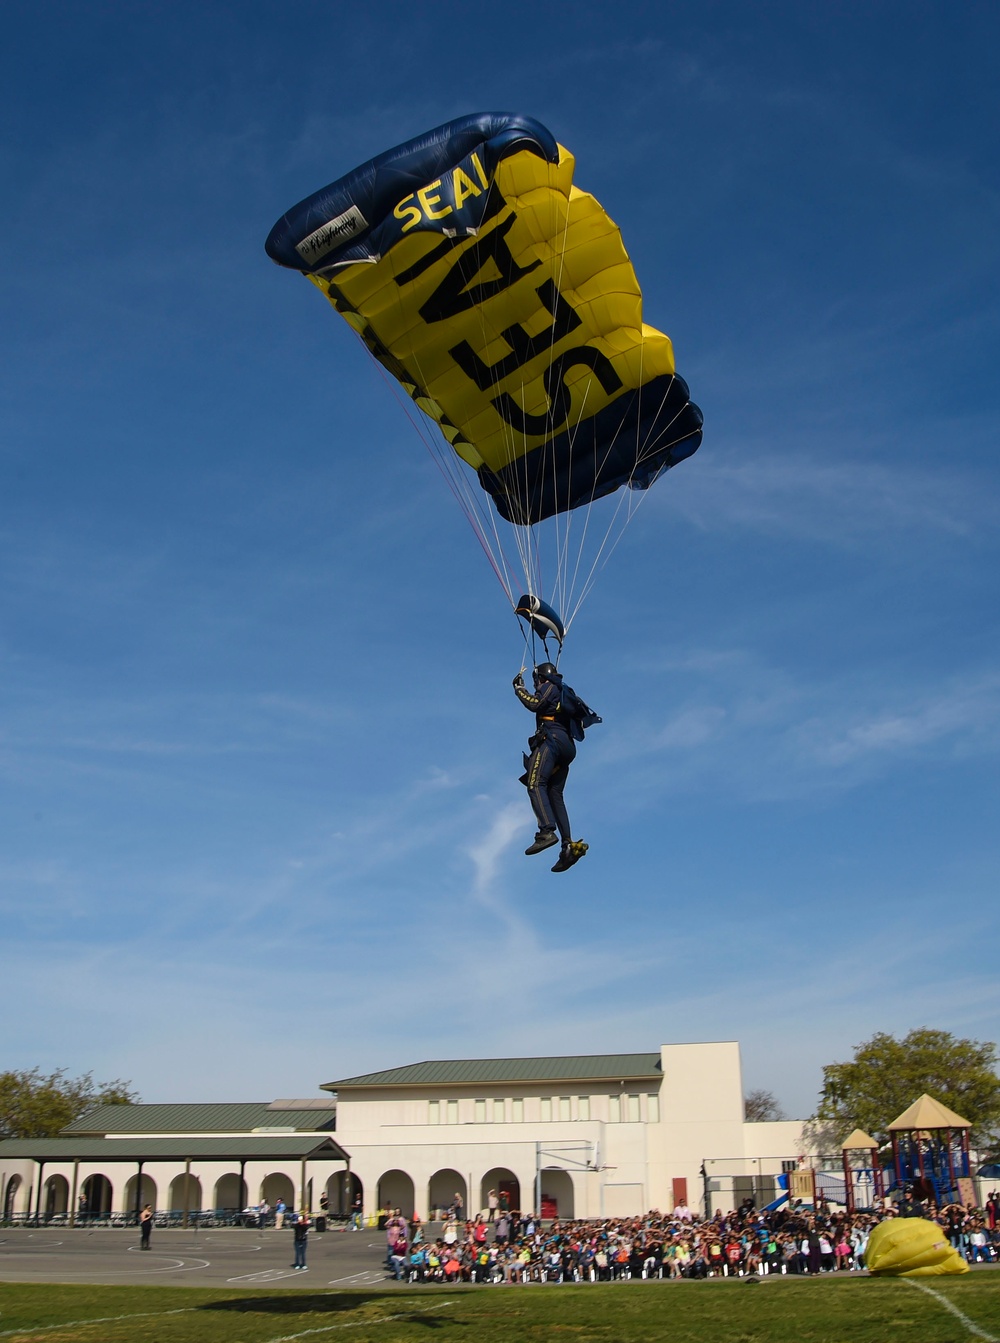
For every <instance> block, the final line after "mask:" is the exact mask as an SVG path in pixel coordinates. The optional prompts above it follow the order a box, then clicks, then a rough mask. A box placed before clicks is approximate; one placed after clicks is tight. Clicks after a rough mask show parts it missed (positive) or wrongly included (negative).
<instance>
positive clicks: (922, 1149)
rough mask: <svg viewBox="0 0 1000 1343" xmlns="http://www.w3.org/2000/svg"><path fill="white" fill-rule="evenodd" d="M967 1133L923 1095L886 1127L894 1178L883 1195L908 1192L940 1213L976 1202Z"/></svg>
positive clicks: (965, 1122)
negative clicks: (955, 1205) (951, 1205)
mask: <svg viewBox="0 0 1000 1343" xmlns="http://www.w3.org/2000/svg"><path fill="white" fill-rule="evenodd" d="M971 1128H972V1125H971V1124H970V1123H969V1121H968V1120H967V1119H963V1118H962V1116H961V1115H958V1114H956V1113H955V1111H954V1110H949V1109H948V1107H947V1106H946V1105H942V1104H941V1102H940V1101H937V1100H935V1099H934V1097H933V1096H928V1095H926V1093H925V1094H924V1095H923V1096H921V1097H920V1099H919V1100H916V1101H914V1102H913V1104H912V1105H911V1106H910V1107H909V1108H908V1109H906V1110H904V1111H903V1113H902V1114H901V1115H899V1117H898V1118H897V1119H894V1120H893V1121H892V1123H891V1124H890V1125H889V1133H890V1135H891V1137H892V1165H893V1174H894V1176H895V1178H894V1180H893V1183H892V1184H891V1185H890V1186H889V1188H888V1189H887V1190H886V1192H887V1193H889V1192H891V1191H892V1190H893V1189H899V1190H904V1189H912V1190H913V1193H914V1196H915V1197H916V1198H918V1199H921V1200H923V1199H930V1200H933V1202H934V1203H935V1204H936V1205H937V1206H938V1207H939V1208H940V1207H943V1206H944V1205H945V1204H946V1203H963V1204H967V1203H975V1202H977V1198H976V1190H975V1185H974V1183H973V1180H972V1178H971V1172H970V1169H969V1131H970V1129H971ZM853 1136H854V1135H852V1137H853Z"/></svg>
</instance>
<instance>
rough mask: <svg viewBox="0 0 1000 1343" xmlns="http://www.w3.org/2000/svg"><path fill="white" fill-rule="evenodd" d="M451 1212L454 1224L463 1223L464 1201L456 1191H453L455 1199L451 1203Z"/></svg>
mask: <svg viewBox="0 0 1000 1343" xmlns="http://www.w3.org/2000/svg"><path fill="white" fill-rule="evenodd" d="M451 1210H452V1213H453V1215H454V1218H455V1221H456V1222H462V1221H464V1212H465V1199H464V1198H463V1197H462V1195H461V1193H460V1192H459V1191H458V1190H457V1189H456V1190H455V1197H454V1198H453V1199H452V1201H451Z"/></svg>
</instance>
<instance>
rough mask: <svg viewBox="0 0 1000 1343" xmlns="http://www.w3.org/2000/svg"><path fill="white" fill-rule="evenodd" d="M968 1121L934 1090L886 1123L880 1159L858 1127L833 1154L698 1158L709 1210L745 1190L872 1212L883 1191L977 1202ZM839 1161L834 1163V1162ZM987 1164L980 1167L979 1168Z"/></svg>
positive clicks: (793, 1203)
mask: <svg viewBox="0 0 1000 1343" xmlns="http://www.w3.org/2000/svg"><path fill="white" fill-rule="evenodd" d="M971 1128H972V1125H971V1124H970V1123H969V1121H968V1120H967V1119H963V1118H962V1116H961V1115H959V1114H956V1113H955V1111H954V1110H949V1109H948V1107H947V1106H946V1105H943V1104H942V1103H941V1102H940V1101H938V1100H935V1099H934V1097H933V1096H928V1095H923V1096H921V1097H920V1098H919V1099H918V1100H916V1101H914V1102H913V1104H912V1105H911V1106H909V1107H908V1108H907V1109H906V1110H904V1111H903V1113H902V1114H901V1115H899V1116H898V1117H897V1118H896V1119H894V1120H893V1121H892V1123H891V1124H889V1126H888V1132H889V1135H890V1137H891V1140H892V1158H891V1161H886V1159H885V1155H887V1154H885V1155H883V1156H882V1159H881V1160H880V1150H879V1143H878V1142H877V1141H876V1139H875V1138H873V1137H871V1135H870V1134H868V1133H865V1132H863V1130H861V1129H855V1130H854V1132H853V1133H851V1134H850V1135H849V1136H848V1137H847V1138H846V1139H845V1140H844V1142H843V1144H842V1145H841V1152H840V1159H839V1161H838V1159H837V1158H836V1157H835V1156H828V1157H826V1156H815V1155H814V1156H812V1157H809V1158H807V1157H805V1156H800V1157H799V1158H798V1159H797V1160H788V1159H787V1158H757V1159H755V1160H753V1161H748V1160H746V1159H743V1160H740V1159H739V1158H730V1159H724V1160H706V1161H705V1162H704V1163H703V1164H702V1170H701V1173H702V1179H703V1183H704V1206H705V1210H706V1215H709V1216H711V1215H712V1213H713V1212H715V1211H717V1210H719V1209H724V1208H732V1207H736V1206H738V1204H739V1203H740V1202H742V1201H743V1199H745V1198H746V1197H750V1198H751V1199H752V1200H753V1201H754V1203H755V1204H756V1206H757V1207H758V1208H762V1209H763V1210H764V1211H767V1212H771V1211H774V1210H775V1209H777V1208H780V1207H783V1206H785V1205H786V1204H787V1205H788V1206H790V1207H817V1206H819V1205H820V1204H822V1203H830V1204H839V1205H841V1206H844V1207H846V1208H847V1211H848V1212H850V1213H855V1212H871V1211H875V1210H877V1209H879V1208H881V1207H882V1205H883V1203H884V1201H885V1199H886V1197H887V1196H888V1195H891V1194H896V1195H897V1197H898V1198H902V1196H903V1194H904V1193H905V1192H906V1191H907V1190H912V1192H913V1194H914V1196H915V1198H917V1199H918V1200H920V1201H921V1202H925V1201H926V1202H930V1203H933V1204H934V1205H935V1206H937V1207H939V1208H940V1207H943V1206H944V1205H945V1204H947V1203H962V1204H965V1205H968V1204H970V1203H971V1204H976V1203H978V1202H979V1201H980V1192H979V1191H977V1188H976V1181H975V1180H974V1179H973V1178H972V1173H971V1168H970V1154H969V1137H970V1132H971ZM838 1167H839V1169H838ZM984 1170H985V1168H984Z"/></svg>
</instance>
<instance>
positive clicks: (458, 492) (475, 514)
mask: <svg viewBox="0 0 1000 1343" xmlns="http://www.w3.org/2000/svg"><path fill="white" fill-rule="evenodd" d="M358 340H359V341H361V344H362V345H363V346H364V341H363V340H361V337H360V336H358ZM365 350H366V352H367V353H368V355H369V357H370V359H371V361H372V363H373V364H374V365H375V367H376V368H377V369H378V371H379V373H380V375H381V377H382V379H383V381H385V383H386V384H387V386H388V387H389V390H390V391H391V392H392V395H393V396H394V397H395V399H396V401H397V402H398V404H399V405H400V406H401V407H402V409H403V413H404V414H405V415H406V418H407V419H408V420H409V421H410V424H411V425H412V426H413V428H414V429H415V430H416V433H417V436H418V437H419V438H420V440H421V442H422V443H423V445H424V447H425V448H426V449H427V451H428V453H429V454H430V457H431V459H432V461H433V462H434V465H435V466H436V467H437V468H438V470H439V472H440V473H441V475H442V476H443V477H444V480H445V483H446V485H447V486H448V488H449V490H450V491H451V493H452V495H453V497H454V498H455V500H456V502H457V503H458V505H459V507H460V508H461V510H462V512H463V513H464V514H465V517H466V519H467V521H468V523H469V525H470V527H471V528H472V531H473V533H474V534H475V537H476V540H477V541H478V542H479V544H480V546H481V547H482V550H483V553H484V554H485V556H486V559H487V561H488V562H489V565H490V568H491V569H492V570H493V572H494V574H495V575H496V578H497V581H498V582H499V584H500V586H501V587H502V588H503V590H504V592H505V593H506V595H507V598H508V600H509V601H510V602H511V603H513V602H514V601H516V598H515V596H514V585H513V584H512V582H511V580H510V576H509V574H508V573H507V572H506V568H507V566H506V562H505V558H504V555H503V552H502V550H500V548H499V546H498V551H497V553H494V551H493V548H492V546H491V545H490V543H489V537H488V536H487V534H486V529H485V526H484V522H485V519H484V518H483V517H482V516H481V515H480V513H479V510H478V507H477V501H476V500H475V497H474V496H473V495H472V493H471V491H469V490H467V489H466V488H463V486H464V485H465V482H464V480H462V479H461V477H459V476H457V474H456V473H453V472H452V471H451V470H449V466H450V463H449V462H448V461H447V458H446V457H445V455H444V454H443V453H441V452H438V451H437V450H436V448H435V445H434V444H433V442H432V439H431V437H430V436H429V435H428V434H427V433H425V430H424V424H423V422H422V421H423V420H424V416H423V413H422V412H419V413H418V414H417V415H414V414H413V412H412V410H411V409H410V407H411V404H412V402H411V400H410V398H409V397H406V396H404V395H402V394H401V392H400V390H399V385H398V383H397V382H396V380H395V379H394V378H392V377H390V375H389V373H388V371H387V370H386V369H385V368H384V367H383V365H382V364H381V363H380V361H379V360H378V359H376V358H375V356H374V355H373V354H372V353H371V351H370V350H368V348H367V346H365ZM493 530H494V532H495V530H496V527H495V523H494V526H493Z"/></svg>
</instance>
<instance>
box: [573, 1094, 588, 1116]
mask: <svg viewBox="0 0 1000 1343" xmlns="http://www.w3.org/2000/svg"><path fill="white" fill-rule="evenodd" d="M576 1113H577V1116H578V1117H579V1118H580V1119H589V1118H590V1097H589V1096H577V1098H576Z"/></svg>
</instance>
